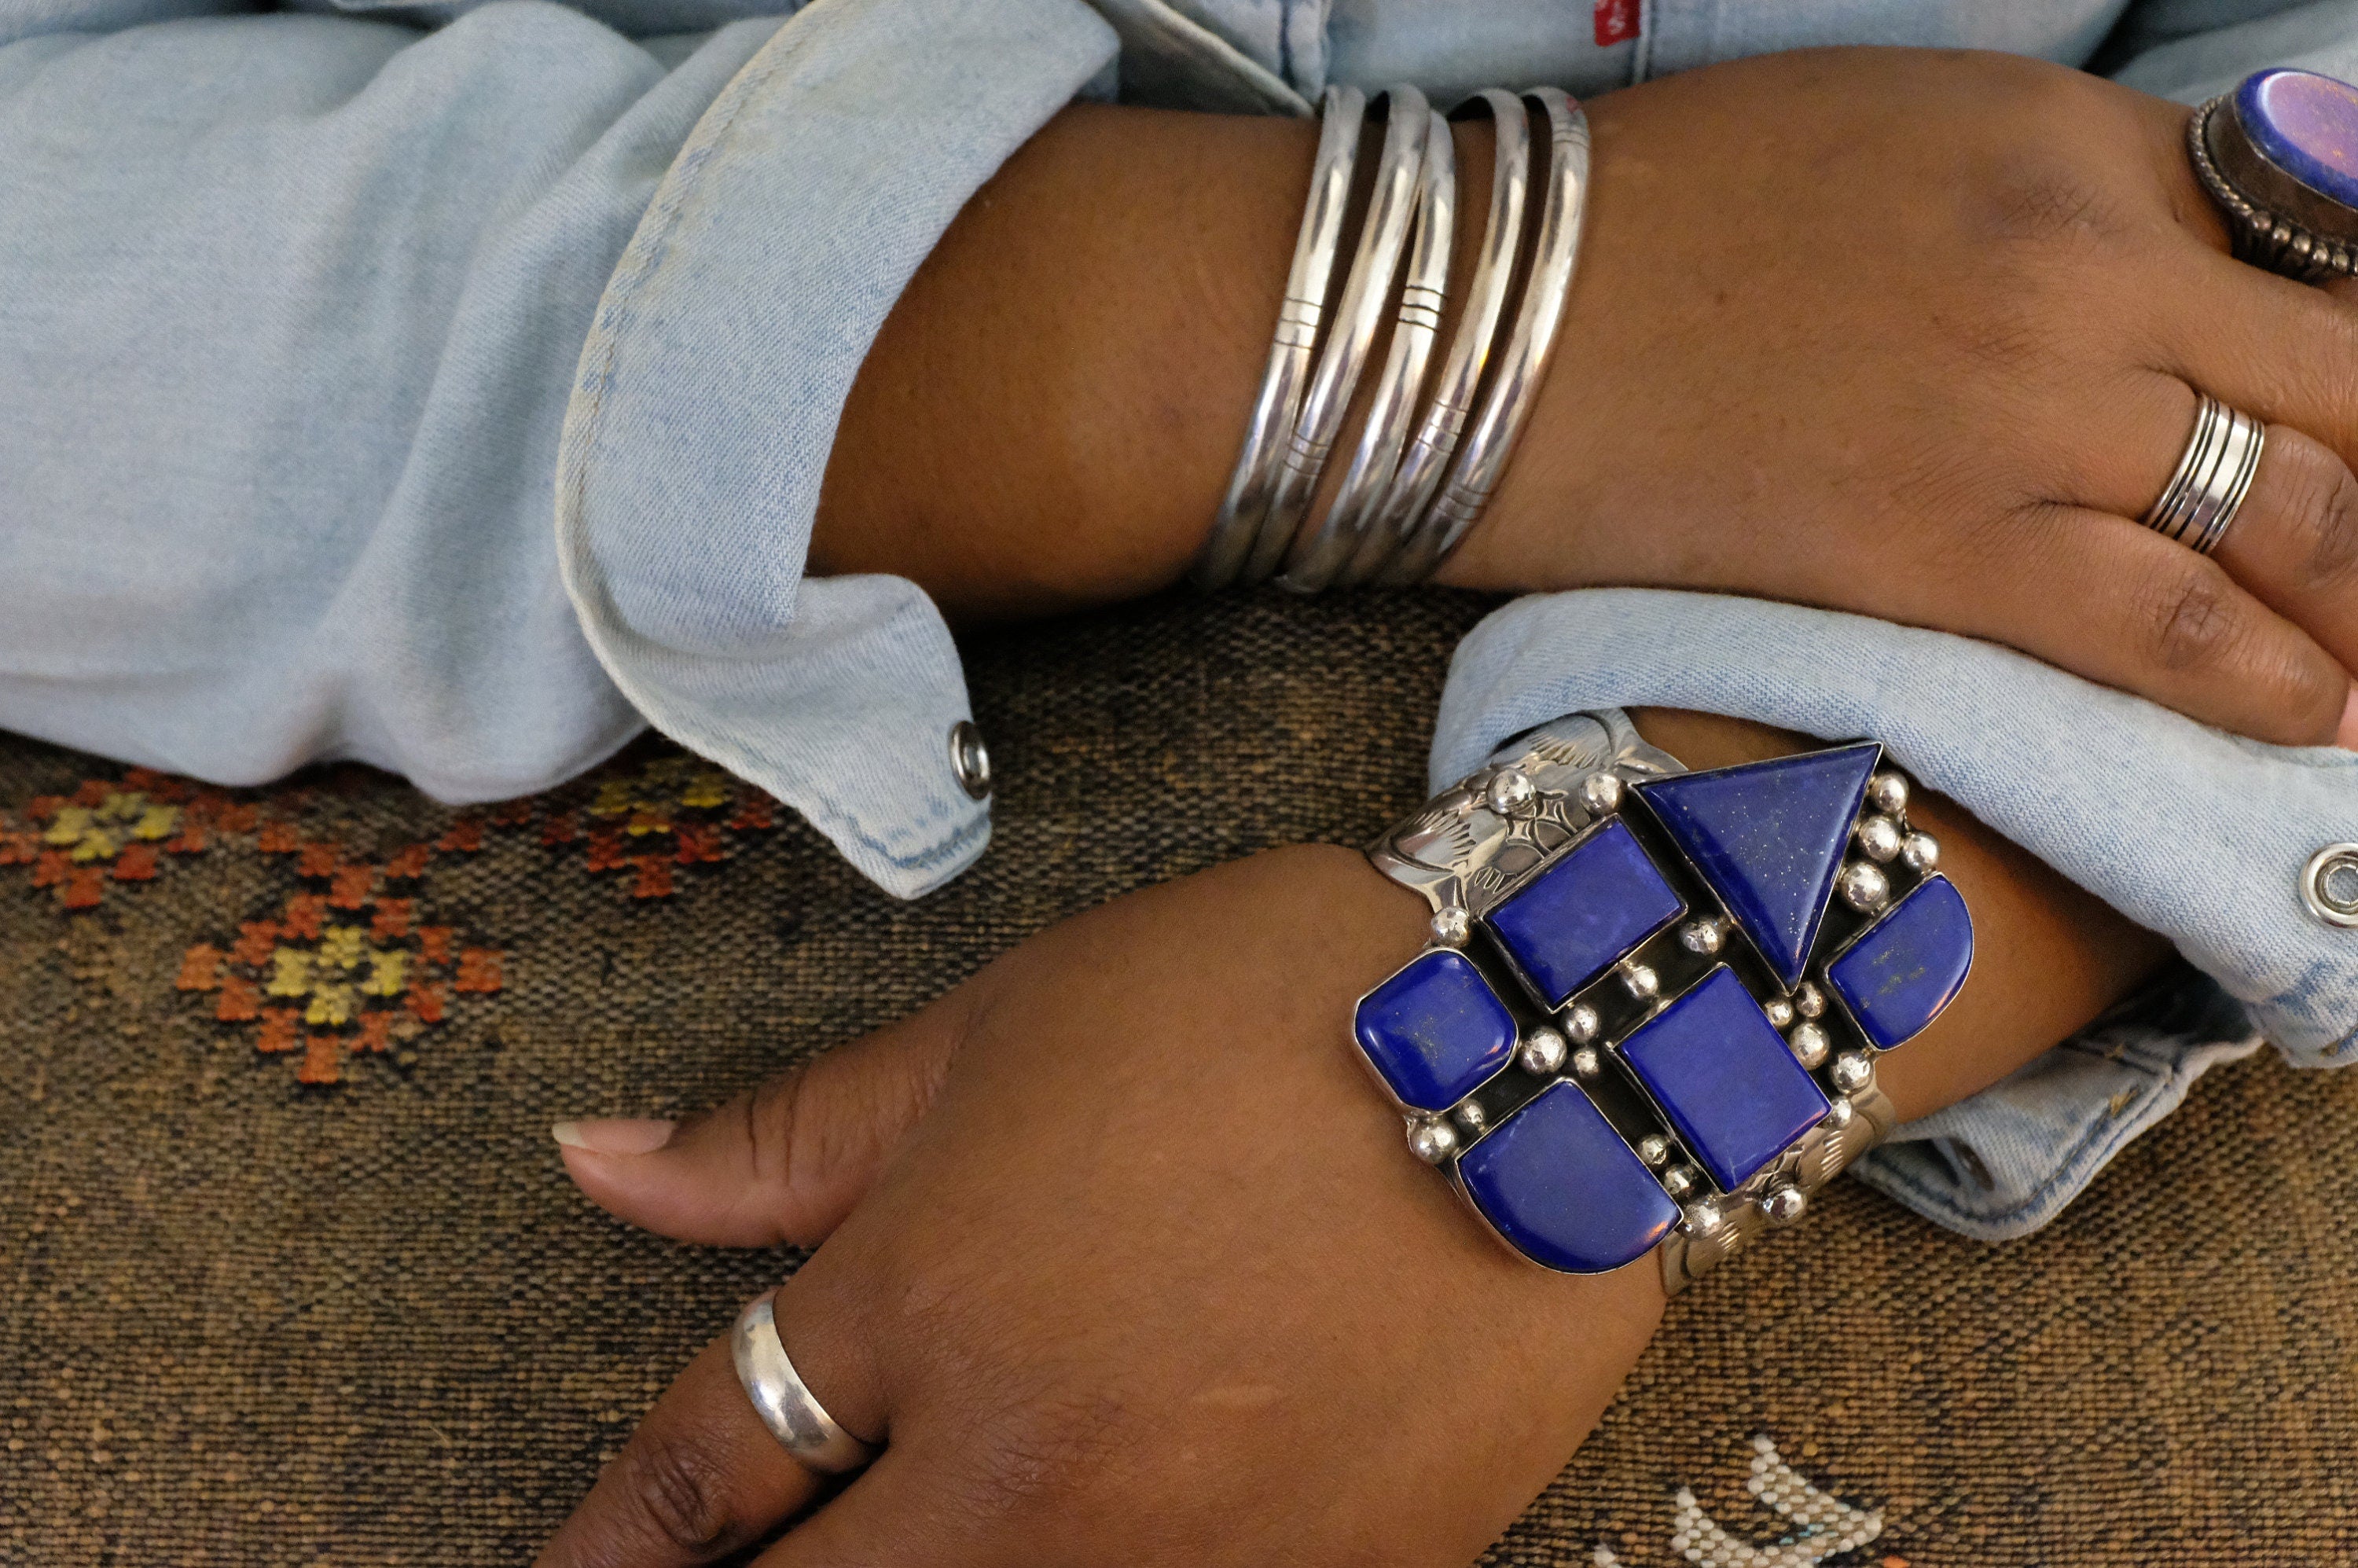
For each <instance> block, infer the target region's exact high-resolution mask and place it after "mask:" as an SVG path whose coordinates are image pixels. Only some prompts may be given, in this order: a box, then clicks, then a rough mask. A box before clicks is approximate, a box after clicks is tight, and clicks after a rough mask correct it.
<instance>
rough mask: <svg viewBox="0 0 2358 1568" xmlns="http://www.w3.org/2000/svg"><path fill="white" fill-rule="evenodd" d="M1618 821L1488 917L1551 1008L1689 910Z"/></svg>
mask: <svg viewBox="0 0 2358 1568" xmlns="http://www.w3.org/2000/svg"><path fill="white" fill-rule="evenodd" d="M1686 907H1687V906H1686V904H1685V903H1684V901H1682V899H1681V898H1680V897H1679V895H1678V893H1677V892H1674V891H1673V890H1672V889H1671V884H1670V883H1669V882H1667V881H1663V880H1662V873H1661V872H1660V871H1657V870H1655V869H1654V862H1653V860H1651V859H1650V858H1649V857H1648V855H1647V854H1646V850H1645V848H1644V846H1642V845H1640V844H1639V842H1638V840H1637V838H1635V837H1634V836H1633V835H1632V834H1631V833H1630V831H1629V829H1628V827H1624V826H1623V825H1622V824H1621V823H1620V822H1619V821H1618V820H1615V821H1611V822H1607V823H1606V825H1605V826H1604V827H1600V828H1598V829H1596V830H1595V832H1593V833H1591V834H1589V835H1588V836H1587V837H1586V838H1583V839H1581V840H1580V841H1579V842H1577V843H1575V844H1574V845H1573V846H1572V848H1570V849H1566V850H1565V851H1564V852H1563V854H1561V855H1559V856H1557V857H1556V858H1555V860H1553V861H1552V862H1551V863H1550V864H1549V865H1548V866H1547V867H1546V868H1544V869H1543V870H1542V871H1540V873H1539V874H1538V875H1537V876H1536V877H1534V878H1532V879H1531V881H1530V882H1528V883H1526V884H1525V885H1524V886H1523V887H1522V889H1521V890H1520V891H1519V892H1516V894H1515V895H1514V896H1513V897H1511V898H1509V899H1508V900H1506V901H1505V902H1504V903H1500V904H1499V905H1498V908H1496V909H1494V910H1492V911H1491V912H1490V916H1489V925H1490V932H1491V935H1495V936H1496V937H1498V945H1499V946H1502V947H1504V948H1505V949H1506V950H1507V955H1508V957H1511V958H1512V959H1514V961H1515V967H1516V968H1519V969H1520V970H1521V971H1522V972H1523V975H1524V978H1525V979H1529V980H1530V981H1531V989H1533V990H1535V991H1537V992H1538V993H1539V996H1540V1000H1542V1001H1544V1002H1546V1003H1547V1005H1548V1006H1550V1007H1562V1006H1563V1004H1564V1003H1565V1002H1566V1001H1568V1000H1571V998H1572V995H1573V993H1574V992H1575V991H1577V990H1579V989H1581V987H1583V986H1585V985H1587V984H1588V983H1589V982H1590V981H1592V980H1594V979H1596V977H1597V976H1599V975H1601V974H1603V973H1604V972H1605V971H1606V970H1607V969H1609V968H1612V967H1613V966H1614V965H1616V964H1617V963H1619V962H1620V961H1621V960H1622V959H1623V958H1625V957H1628V955H1629V953H1630V952H1631V951H1632V950H1633V949H1635V948H1636V947H1637V946H1638V945H1639V943H1640V942H1643V941H1644V940H1645V939H1646V938H1647V937H1649V936H1651V935H1653V934H1654V933H1655V932H1657V931H1660V929H1661V928H1662V927H1663V926H1665V925H1669V924H1670V923H1671V921H1673V920H1676V919H1677V918H1678V917H1679V916H1680V915H1681V914H1684V913H1685V912H1686Z"/></svg>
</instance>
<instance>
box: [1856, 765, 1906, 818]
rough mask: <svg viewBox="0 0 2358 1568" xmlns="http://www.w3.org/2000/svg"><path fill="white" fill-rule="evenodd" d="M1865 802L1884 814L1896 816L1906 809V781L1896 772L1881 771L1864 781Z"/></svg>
mask: <svg viewBox="0 0 2358 1568" xmlns="http://www.w3.org/2000/svg"><path fill="white" fill-rule="evenodd" d="M1866 803H1867V805H1869V806H1873V807H1875V809H1876V810H1877V811H1879V812H1881V813H1883V815H1884V816H1898V815H1899V814H1900V813H1901V812H1903V811H1905V810H1907V809H1908V781H1907V780H1906V779H1904V778H1902V777H1900V776H1899V775H1898V773H1877V774H1876V775H1875V776H1874V777H1873V778H1871V779H1869V780H1867V781H1866Z"/></svg>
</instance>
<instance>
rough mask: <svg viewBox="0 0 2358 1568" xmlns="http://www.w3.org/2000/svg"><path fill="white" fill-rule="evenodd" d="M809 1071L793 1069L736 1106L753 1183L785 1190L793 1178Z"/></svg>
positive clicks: (806, 1068) (770, 1081)
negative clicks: (743, 1132) (778, 1186)
mask: <svg viewBox="0 0 2358 1568" xmlns="http://www.w3.org/2000/svg"><path fill="white" fill-rule="evenodd" d="M810 1079H811V1075H810V1069H809V1068H808V1067H796V1068H795V1069H793V1070H792V1071H790V1072H784V1073H781V1074H779V1075H778V1076H776V1077H774V1078H772V1079H770V1080H769V1081H768V1082H766V1083H764V1084H763V1085H762V1087H759V1088H757V1089H755V1090H754V1091H753V1092H752V1094H750V1095H747V1096H746V1097H745V1098H743V1099H742V1100H741V1101H740V1102H739V1104H740V1105H741V1107H742V1108H741V1111H740V1112H739V1114H740V1115H741V1116H742V1117H743V1118H744V1121H745V1147H746V1150H747V1151H748V1155H749V1158H750V1159H751V1160H752V1165H753V1174H754V1176H755V1177H756V1179H758V1180H760V1181H763V1182H764V1183H768V1184H776V1185H780V1186H784V1185H787V1184H791V1183H792V1181H793V1179H794V1175H795V1160H796V1158H797V1157H798V1154H799V1152H802V1145H803V1144H804V1142H805V1141H806V1140H805V1138H804V1137H803V1131H804V1123H805V1121H806V1117H805V1114H804V1113H805V1111H806V1103H805V1100H806V1095H807V1093H808V1091H809V1087H810Z"/></svg>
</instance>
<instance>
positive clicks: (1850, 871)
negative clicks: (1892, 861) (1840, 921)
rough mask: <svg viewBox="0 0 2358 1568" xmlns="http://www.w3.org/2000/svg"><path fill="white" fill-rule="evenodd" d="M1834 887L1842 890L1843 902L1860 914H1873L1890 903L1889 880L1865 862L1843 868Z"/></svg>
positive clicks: (1856, 861)
mask: <svg viewBox="0 0 2358 1568" xmlns="http://www.w3.org/2000/svg"><path fill="white" fill-rule="evenodd" d="M1836 885H1837V886H1839V887H1840V888H1841V889H1842V895H1843V902H1844V903H1846V904H1848V905H1850V906H1851V907H1852V908H1853V909H1855V910H1857V911H1858V912H1859V913H1860V914H1874V913H1875V912H1876V911H1877V910H1879V909H1881V908H1882V907H1883V906H1884V905H1885V904H1887V903H1890V902H1891V879H1890V878H1889V877H1887V876H1885V875H1884V874H1883V873H1882V872H1881V871H1878V870H1877V869H1876V868H1875V867H1873V866H1870V865H1868V864H1867V863H1866V861H1865V860H1853V861H1852V862H1851V863H1850V864H1849V865H1847V866H1844V868H1843V869H1842V876H1841V877H1840V878H1839V879H1837V882H1836Z"/></svg>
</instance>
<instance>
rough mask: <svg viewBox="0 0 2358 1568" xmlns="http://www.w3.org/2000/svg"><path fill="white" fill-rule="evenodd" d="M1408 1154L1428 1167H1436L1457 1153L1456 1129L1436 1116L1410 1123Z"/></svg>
mask: <svg viewBox="0 0 2358 1568" xmlns="http://www.w3.org/2000/svg"><path fill="white" fill-rule="evenodd" d="M1408 1152H1410V1153H1412V1154H1413V1155H1415V1156H1416V1157H1417V1158H1418V1159H1420V1160H1422V1161H1423V1162H1425V1163H1426V1164H1428V1165H1438V1164H1440V1163H1441V1162H1443V1161H1444V1160H1446V1159H1448V1158H1449V1157H1450V1156H1451V1155H1452V1154H1455V1153H1456V1152H1457V1129H1455V1128H1454V1127H1452V1126H1450V1125H1449V1123H1447V1122H1446V1121H1444V1120H1443V1119H1441V1118H1439V1117H1437V1116H1436V1117H1429V1118H1421V1119H1418V1120H1415V1121H1412V1122H1410V1123H1409V1124H1408Z"/></svg>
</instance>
